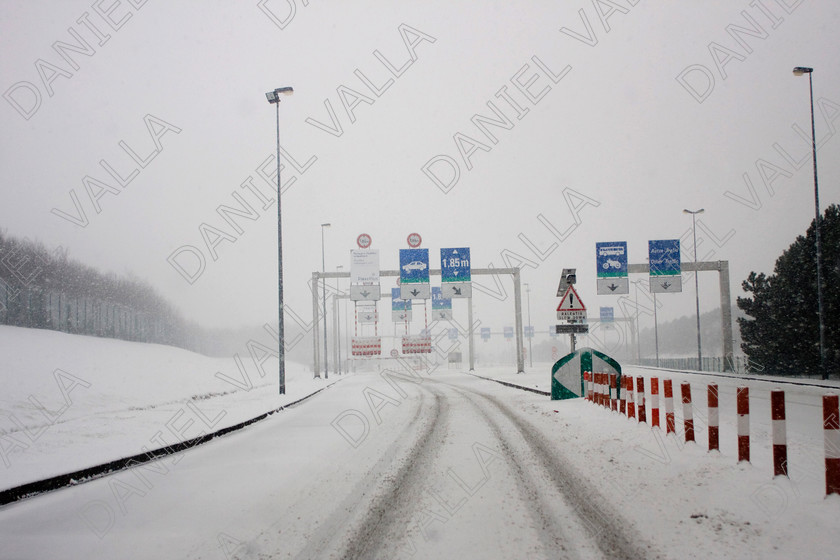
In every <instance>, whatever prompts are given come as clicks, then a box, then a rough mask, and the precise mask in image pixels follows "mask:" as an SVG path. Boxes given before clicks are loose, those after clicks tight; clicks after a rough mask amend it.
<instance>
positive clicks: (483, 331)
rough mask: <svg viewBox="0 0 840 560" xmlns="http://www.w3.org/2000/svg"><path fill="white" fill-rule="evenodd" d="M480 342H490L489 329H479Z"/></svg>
mask: <svg viewBox="0 0 840 560" xmlns="http://www.w3.org/2000/svg"><path fill="white" fill-rule="evenodd" d="M481 340H490V328H489V327H481Z"/></svg>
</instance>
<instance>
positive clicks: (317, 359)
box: [312, 272, 321, 379]
mask: <svg viewBox="0 0 840 560" xmlns="http://www.w3.org/2000/svg"><path fill="white" fill-rule="evenodd" d="M320 278H321V274H320V273H318V272H313V273H312V342H313V345H312V347H313V348H312V354H313V359H312V369H313V371H314V372H315V379H320V378H321V353H320V344H319V341H320V339H319V338H318V325H319V320H318V319H319V315H320V313H319V312H318V281H319V279H320Z"/></svg>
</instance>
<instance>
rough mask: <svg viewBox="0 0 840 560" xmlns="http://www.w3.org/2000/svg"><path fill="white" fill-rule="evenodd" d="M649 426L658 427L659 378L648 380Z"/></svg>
mask: <svg viewBox="0 0 840 560" xmlns="http://www.w3.org/2000/svg"><path fill="white" fill-rule="evenodd" d="M650 426H651V428H658V427H659V378H658V377H651V378H650Z"/></svg>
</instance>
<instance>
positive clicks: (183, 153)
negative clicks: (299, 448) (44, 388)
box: [0, 0, 840, 330]
mask: <svg viewBox="0 0 840 560" xmlns="http://www.w3.org/2000/svg"><path fill="white" fill-rule="evenodd" d="M305 4H306V2H304V0H296V1H293V0H268V1H265V0H261V1H258V0H249V1H243V2H229V1H224V2H223V1H197V0H196V1H173V2H161V1H159V0H158V1H156V0H149V1H144V0H122V1H121V2H114V3H113V4H111V3H110V2H109V1H99V0H97V1H92V0H83V1H75V0H62V1H41V2H31V1H25V0H21V1H12V0H0V8H1V9H0V18H2V19H0V60H2V84H0V90H2V91H3V92H4V98H3V100H2V101H0V128H2V131H3V133H2V149H0V174H2V189H3V196H2V203H0V227H2V228H3V229H5V230H6V231H7V232H8V233H9V234H11V235H15V236H19V237H29V238H34V239H38V240H41V241H43V242H44V243H46V244H47V246H48V247H57V246H61V247H64V248H66V249H68V250H69V254H70V256H71V257H73V258H75V259H78V260H80V261H83V262H85V263H88V264H90V265H94V266H97V267H99V268H101V269H104V270H109V271H114V272H117V273H120V274H128V273H133V274H136V275H137V276H139V277H141V278H144V279H146V280H148V281H149V282H150V283H151V284H153V285H154V286H156V287H157V288H158V289H159V290H160V291H161V292H162V293H163V294H164V295H165V296H166V297H167V298H169V299H170V300H172V301H174V302H176V303H177V305H178V306H179V308H181V309H182V310H183V312H184V314H185V316H187V317H188V318H191V319H195V320H197V321H200V322H201V323H202V324H204V325H207V326H224V325H228V326H238V325H246V324H255V323H262V322H265V321H271V320H273V319H274V318H275V317H276V306H277V288H276V283H277V265H276V258H277V250H276V244H277V233H276V231H277V221H276V205H275V203H274V199H275V198H276V183H275V182H274V181H276V178H275V177H274V175H273V172H274V169H275V167H274V166H275V161H274V159H273V158H274V154H275V151H276V141H277V136H276V128H275V127H276V121H275V108H274V107H273V106H271V105H269V103H268V102H267V101H266V98H265V92H267V91H269V90H272V89H274V88H277V87H285V86H291V87H293V88H294V95H293V96H291V97H284V98H283V100H282V103H281V105H280V136H281V144H282V149H283V151H284V153H285V154H287V156H288V159H283V160H282V161H283V163H284V166H285V168H284V170H283V173H282V175H281V177H282V179H283V181H284V183H286V184H287V185H289V186H288V189H287V190H286V191H285V193H284V195H283V204H282V209H283V238H284V275H285V294H286V303H287V305H288V306H289V307H290V308H292V310H293V311H294V312H295V313H297V314H298V315H300V316H301V317H303V318H304V319H306V320H308V319H309V318H310V317H311V297H310V295H309V292H308V289H309V288H308V284H307V283H308V281H309V280H310V278H311V273H312V271H313V270H319V269H320V268H321V227H320V224H321V223H324V222H330V223H331V224H332V227H331V228H329V229H327V230H325V236H326V237H325V242H326V243H325V244H326V264H327V269H328V270H335V269H336V267H337V266H338V265H341V266H343V267H344V270H345V271H346V270H348V269H349V251H350V250H351V249H353V248H355V246H356V245H355V240H356V237H357V236H358V235H359V234H360V233H363V232H364V233H368V234H370V235H371V237H372V239H373V245H372V248H375V249H379V250H380V252H381V264H382V267H383V268H388V269H395V268H397V266H398V249H400V248H406V247H407V244H406V237H407V236H408V234H410V233H412V232H417V233H419V234H420V235H421V236H422V238H423V245H422V246H423V247H426V248H429V249H430V252H431V255H432V265H433V267H437V266H439V260H438V259H439V249H440V248H441V247H470V248H471V253H472V265H473V267H487V266H491V265H492V266H495V267H504V266H522V267H523V272H522V278H523V281H525V282H529V283H530V286H531V304H530V306H531V313H532V318H533V319H532V322H533V324H534V325H536V326H537V329H538V330H544V328H545V327H547V326H548V325H549V324H552V323H554V322H556V319H555V308H556V307H557V304H558V303H559V300H558V299H557V298H556V297H555V291H556V289H557V283H558V280H559V273H560V270H561V269H562V268H564V267H574V268H577V270H578V288H579V290H578V291H579V293H580V296H581V298H582V299H583V301H584V302H585V303H586V304H587V306H588V307H589V308H590V309H591V310H593V309H594V310H595V313H596V314H597V308H598V307H599V306H607V305H616V304H617V300H618V298H617V297H614V296H613V297H610V296H597V295H596V292H595V243H596V242H599V241H627V242H628V246H629V256H630V262H633V263H639V262H641V263H644V262H646V260H647V249H648V245H647V242H648V240H651V239H654V240H656V239H673V238H681V237H682V238H683V241H684V243H683V257H684V258H686V259H690V258H691V257H692V255H693V253H692V251H693V247H692V244H691V237H690V228H691V217H690V216H688V215H686V214H683V213H682V209H683V208H690V209H698V208H701V207H702V208H705V213H704V214H703V215H702V216H700V222H699V224H698V230H697V233H698V244H699V246H698V251H699V257H700V259H701V260H704V259H705V260H719V259H725V260H728V261H729V263H730V267H731V275H732V278H731V285H732V289H733V303H734V297H735V296H737V295H738V294H739V293H741V292H740V282H741V281H742V280H743V278H744V277H746V275H747V274H748V273H749V271H750V270H757V271H765V272H771V271H772V267H773V263H774V262H775V259H776V258H777V257H778V256H779V254H780V253H781V252H782V251H783V250H784V249H785V248H786V247H787V246H788V245H789V244H790V243H791V242H792V241H793V240H794V239H795V236H796V235H799V234H801V233H804V231H805V229H806V228H807V226H808V224H809V223H810V221H811V220H813V218H814V196H813V194H814V192H813V187H814V184H813V173H812V167H811V161H810V122H809V116H810V112H809V98H808V78H807V76H803V77H795V76H794V75H793V74H792V72H791V70H792V68H793V67H794V66H800V65H802V66H811V67H813V68H814V69H815V70H814V74H813V78H814V98H815V103H816V136H817V139H818V140H819V141H820V142H821V148H820V149H819V151H818V165H819V182H820V197H821V202H822V207H823V208H824V207H825V205H826V204H828V203H831V202H838V200H840V186H838V182H840V181H839V180H840V137H835V134H836V133H837V131H838V127H840V119H838V117H840V57H838V52H840V4H838V3H837V2H836V1H835V0H801V1H800V0H741V1H733V0H725V1H724V0H719V1H703V2H699V1H693V2H689V1H682V2H654V1H650V0H615V1H613V2H610V1H607V0H603V1H597V0H596V1H590V0H576V1H567V2H565V1H564V2H556V1H545V2H538V1H527V2H510V1H505V2H491V1H484V2H477V1H476V2H471V1H470V2H468V1H452V0H445V1H443V0H442V1H425V2H408V1H393V0H388V1H384V0H383V1H354V2H339V1H337V0H311V1H309V2H308V5H305ZM80 51H81V52H80ZM476 114H479V115H483V117H485V118H484V119H482V118H474V115H476ZM491 119H492V120H495V121H496V124H495V125H494V124H492V123H490V122H489V121H490V120H491ZM797 129H799V130H800V132H801V134H803V135H804V137H802V136H801V135H800V134H799V133H797ZM284 158H286V156H284ZM424 168H425V169H426V171H424ZM243 205H244V206H243ZM220 206H228V207H231V208H236V207H238V208H239V209H240V213H242V212H243V209H244V210H248V209H249V208H250V210H248V211H249V212H250V213H251V217H252V218H253V217H254V216H258V217H257V219H248V218H246V217H242V216H236V215H234V214H228V219H229V221H231V222H233V223H229V222H228V221H226V220H225V219H223V217H222V216H221V215H220V214H219V212H218V211H217V210H218V208H219V207H220ZM202 224H204V225H202ZM176 264H177V265H179V266H180V267H181V271H180V272H179V270H178V266H176ZM200 266H203V272H201V274H198V270H199V267H200ZM640 278H641V277H639V278H635V277H634V278H633V279H640ZM477 280H480V281H481V282H482V283H483V284H485V285H486V286H487V288H493V289H496V286H495V284H494V283H493V282H492V280H490V279H487V278H484V279H480V278H477ZM503 282H504V283H503V285H504V289H505V290H506V291H507V293H511V294H512V290H511V284H510V281H509V280H508V279H504V281H503ZM700 282H701V294H700V295H701V310H703V311H707V310H711V309H713V308H715V307H717V306H718V302H719V300H718V289H717V277H716V274H713V273H705V274H702V275H701V277H700ZM684 284H685V291H684V292H683V293H682V294H680V295H670V296H662V297H661V298H660V301H661V302H662V303H663V309H662V317H665V318H669V317H676V316H680V315H686V314H693V311H694V286H693V280H691V277H689V276H687V275H684ZM383 287H385V288H388V287H390V284H386V285H383ZM486 291H487V290H485V292H486ZM632 295H633V293H632V291H631V296H632ZM499 299H501V298H497V297H493V296H491V295H488V294H487V293H484V292H482V291H481V290H479V291H478V293H477V294H476V309H477V314H478V318H479V319H482V320H483V322H484V324H485V325H489V326H492V327H495V328H498V329H501V326H502V325H503V324H506V325H509V324H512V317H511V313H510V310H511V309H512V304H511V303H510V299H509V298H508V299H507V301H505V302H502V301H499ZM383 304H385V305H387V302H386V301H384V302H381V303H380V305H383ZM455 307H456V316H458V314H460V313H461V312H462V311H463V306H461V303H456V304H455ZM459 307H460V308H459ZM384 309H385V310H387V307H384Z"/></svg>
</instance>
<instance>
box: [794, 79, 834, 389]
mask: <svg viewBox="0 0 840 560" xmlns="http://www.w3.org/2000/svg"><path fill="white" fill-rule="evenodd" d="M813 73H814V69H813V68H807V67H805V66H797V67H796V68H794V69H793V75H794V76H801V75H802V74H808V89H809V90H810V93H811V152H812V153H813V156H814V214H815V218H814V229H815V230H816V234H815V240H816V246H817V314H818V316H819V321H820V374H821V375H822V378H823V379H828V372H827V371H826V369H825V323H824V322H823V316H824V315H823V292H822V262H821V261H822V245H821V243H820V190H819V186H818V183H817V139H816V135H815V131H814V82H813V80H812V78H811V74H813Z"/></svg>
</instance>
